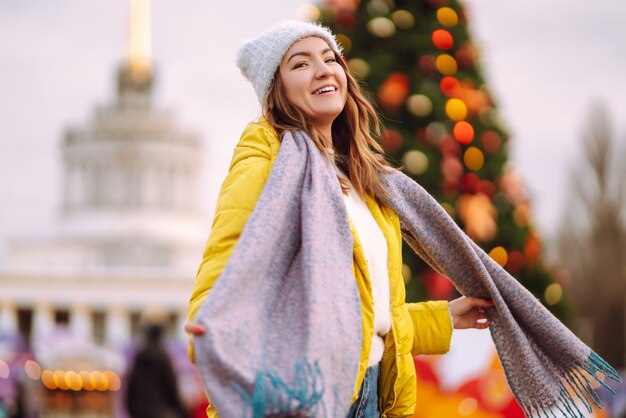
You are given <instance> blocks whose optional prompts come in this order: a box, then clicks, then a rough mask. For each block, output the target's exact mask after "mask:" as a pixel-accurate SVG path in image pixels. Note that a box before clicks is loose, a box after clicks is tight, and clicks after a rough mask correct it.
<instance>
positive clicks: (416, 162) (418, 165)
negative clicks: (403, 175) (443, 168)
mask: <svg viewBox="0 0 626 418" xmlns="http://www.w3.org/2000/svg"><path fill="white" fill-rule="evenodd" d="M402 160H403V166H404V167H405V168H406V170H407V171H408V172H409V173H410V174H413V175H416V176H418V175H420V174H423V173H424V172H426V170H428V157H427V156H426V154H424V153H423V152H421V151H418V150H411V151H407V152H405V153H404V156H403V158H402Z"/></svg>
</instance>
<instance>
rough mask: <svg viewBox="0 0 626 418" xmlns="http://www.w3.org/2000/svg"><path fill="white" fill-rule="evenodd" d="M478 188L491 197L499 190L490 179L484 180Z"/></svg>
mask: <svg viewBox="0 0 626 418" xmlns="http://www.w3.org/2000/svg"><path fill="white" fill-rule="evenodd" d="M478 188H479V191H480V192H482V193H484V194H486V195H487V196H489V197H490V198H491V197H493V196H495V194H496V193H497V191H498V190H497V188H496V185H495V184H493V183H492V182H490V181H489V180H482V181H481V182H480V185H479V187H478Z"/></svg>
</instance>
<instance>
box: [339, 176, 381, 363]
mask: <svg viewBox="0 0 626 418" xmlns="http://www.w3.org/2000/svg"><path fill="white" fill-rule="evenodd" d="M342 177H343V176H342ZM344 178H345V177H344ZM344 201H345V203H346V209H347V211H348V216H349V217H350V220H351V221H352V224H353V225H354V227H355V228H356V232H357V235H358V237H359V240H360V242H361V246H362V247H363V253H364V254H365V260H366V261H367V268H368V270H369V276H370V278H371V281H372V295H373V297H374V336H373V338H372V350H371V351H370V357H369V362H368V367H369V366H373V365H375V364H377V363H379V362H380V360H381V358H382V356H383V351H384V350H385V344H384V341H383V338H382V337H383V336H385V334H387V333H388V332H389V331H390V330H391V312H390V307H389V299H390V295H389V274H388V272H387V253H388V249H387V241H386V240H385V236H384V235H383V231H382V230H381V229H380V227H379V226H378V224H377V223H376V220H375V219H374V216H373V215H372V213H371V212H370V210H369V208H368V207H367V204H366V203H365V202H364V201H363V199H361V197H360V196H359V195H358V194H357V193H356V192H355V191H354V189H352V188H350V191H349V193H348V195H344Z"/></svg>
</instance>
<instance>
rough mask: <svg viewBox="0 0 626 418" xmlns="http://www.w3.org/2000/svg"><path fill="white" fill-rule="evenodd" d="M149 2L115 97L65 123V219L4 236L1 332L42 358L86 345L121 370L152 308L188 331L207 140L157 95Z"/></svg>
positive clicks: (66, 357)
mask: <svg viewBox="0 0 626 418" xmlns="http://www.w3.org/2000/svg"><path fill="white" fill-rule="evenodd" d="M147 3H148V2H147V0H133V1H131V30H130V53H129V57H128V59H127V60H126V62H124V63H123V64H122V65H121V66H120V68H119V71H118V73H117V97H116V99H115V100H114V101H113V103H110V104H107V105H105V106H101V107H97V108H96V109H95V112H94V113H93V116H92V117H91V119H90V120H89V121H87V122H86V123H84V124H82V125H80V126H74V127H70V128H68V129H67V130H66V132H65V133H64V135H63V139H62V159H63V168H64V173H63V175H64V189H63V196H62V197H61V217H60V219H59V222H58V225H57V227H56V228H55V230H54V231H51V232H50V233H47V234H42V235H41V236H40V237H37V238H28V239H25V238H23V239H19V238H16V239H11V240H10V242H9V243H8V246H7V247H8V252H7V262H6V265H5V266H4V268H3V269H2V271H0V289H1V291H0V334H5V335H6V334H14V333H18V334H21V335H22V337H23V338H24V339H25V340H26V341H28V342H29V344H30V345H29V346H30V347H31V349H32V350H33V352H34V353H35V356H36V358H37V359H38V360H39V361H40V363H41V367H42V368H43V369H46V368H48V369H51V370H54V369H55V368H62V367H64V368H66V369H67V367H68V365H71V363H72V358H74V359H78V358H81V359H82V360H84V359H85V357H87V360H86V363H85V361H83V363H81V364H82V366H81V367H83V368H85V369H89V368H100V369H101V370H113V371H116V372H118V373H121V372H122V371H123V370H122V369H123V364H121V363H120V360H121V356H120V354H119V350H120V349H121V348H122V347H125V346H126V345H127V344H128V343H129V342H130V340H131V338H132V337H133V336H134V335H135V334H136V333H137V332H138V328H139V323H140V318H141V315H142V313H144V312H146V311H149V310H151V309H153V308H158V309H160V310H161V311H165V312H166V314H167V316H168V318H169V321H170V323H171V330H172V332H174V333H175V334H176V335H177V336H178V337H179V340H180V341H181V342H184V341H186V336H185V335H184V332H183V330H182V324H183V322H184V320H185V318H186V309H187V301H188V299H189V295H190V293H191V288H192V285H193V282H194V279H195V272H196V268H197V266H198V264H199V262H200V257H201V251H202V247H203V243H204V240H205V239H206V230H205V222H206V220H205V219H202V217H201V216H200V214H199V212H198V210H197V208H196V197H197V196H198V193H197V190H198V187H199V180H200V179H199V177H200V155H201V141H200V139H199V137H198V136H197V135H194V134H191V133H189V132H187V131H184V130H181V129H180V128H179V127H178V126H177V124H176V122H175V120H174V118H173V115H172V114H170V113H169V112H167V111H164V110H161V109H158V108H157V107H155V106H153V104H152V100H151V99H152V97H151V93H152V87H153V79H154V78H153V77H154V74H153V71H152V67H151V63H150V59H149V51H150V45H149V14H148V4H147ZM60 100H61V98H60ZM59 329H63V330H64V332H65V333H67V334H70V335H71V338H72V339H73V340H75V341H80V342H82V343H77V344H73V345H70V346H68V345H67V344H61V345H59V346H57V344H56V341H54V340H51V339H50V338H54V336H55V335H58V332H59ZM68 331H69V332H68ZM86 347H87V348H86ZM89 347H91V348H89ZM85 350H87V351H88V352H87V353H85ZM116 353H117V354H116ZM89 362H91V365H89ZM61 370H63V369H61ZM76 371H78V370H76ZM42 381H43V379H42Z"/></svg>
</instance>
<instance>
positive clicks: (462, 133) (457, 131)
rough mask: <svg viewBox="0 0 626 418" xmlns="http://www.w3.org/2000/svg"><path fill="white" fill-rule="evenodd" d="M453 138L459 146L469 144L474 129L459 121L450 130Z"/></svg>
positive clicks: (465, 122)
mask: <svg viewBox="0 0 626 418" xmlns="http://www.w3.org/2000/svg"><path fill="white" fill-rule="evenodd" d="M452 133H453V134H454V138H455V139H456V140H457V141H459V142H460V143H461V144H466V145H467V144H470V143H471V142H472V141H473V140H474V127H473V126H472V125H471V124H470V123H469V122H467V121H464V120H460V121H458V122H457V123H455V124H454V128H453V129H452Z"/></svg>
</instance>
